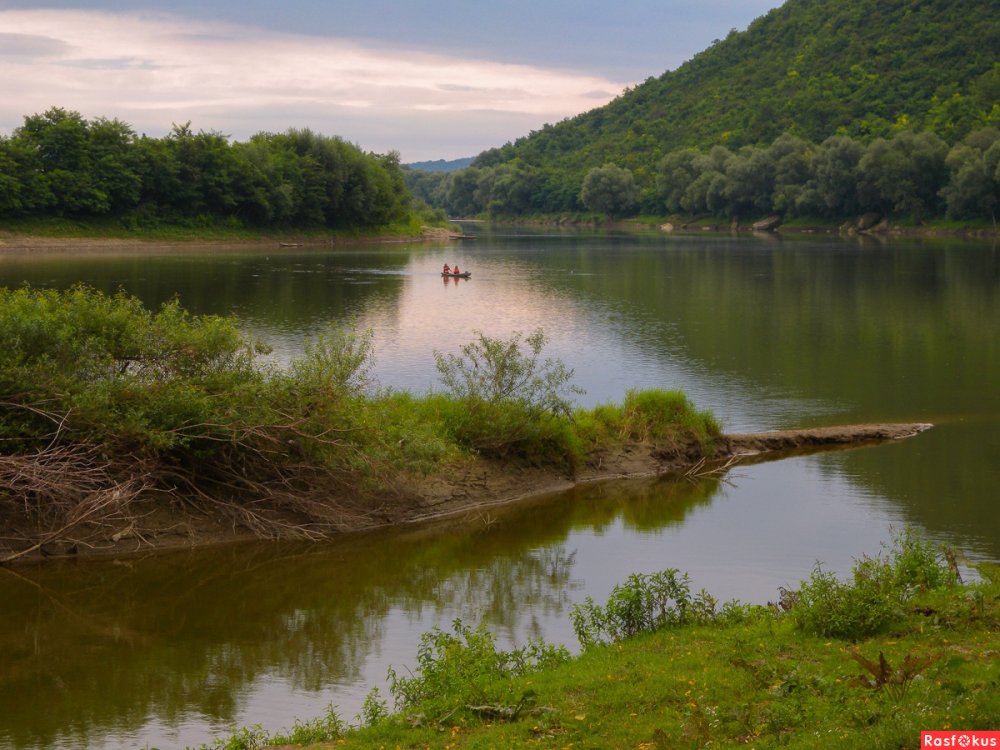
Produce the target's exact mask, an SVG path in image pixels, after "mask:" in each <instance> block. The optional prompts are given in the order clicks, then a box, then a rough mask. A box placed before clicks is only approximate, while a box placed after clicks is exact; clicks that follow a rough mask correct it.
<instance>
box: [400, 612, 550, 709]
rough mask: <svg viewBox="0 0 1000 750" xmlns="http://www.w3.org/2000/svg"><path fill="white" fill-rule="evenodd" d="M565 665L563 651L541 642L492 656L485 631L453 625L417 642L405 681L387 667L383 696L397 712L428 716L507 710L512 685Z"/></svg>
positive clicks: (457, 622) (489, 637)
mask: <svg viewBox="0 0 1000 750" xmlns="http://www.w3.org/2000/svg"><path fill="white" fill-rule="evenodd" d="M567 659H569V652H568V651H567V650H566V649H565V647H563V646H551V645H547V644H545V643H541V642H532V643H529V644H528V645H527V646H524V647H521V648H515V649H512V650H510V651H502V650H498V649H497V647H496V640H495V639H494V637H493V635H492V634H491V633H490V632H489V631H488V630H486V628H485V626H482V625H480V626H479V627H478V628H475V629H473V628H470V627H468V626H467V625H464V624H463V623H462V621H461V620H455V621H454V622H453V623H452V632H450V633H448V632H445V631H442V630H441V629H439V628H434V629H433V630H432V631H430V632H429V633H424V634H423V635H422V636H421V638H420V646H419V648H418V649H417V668H416V670H414V671H413V673H412V674H411V676H409V677H405V676H401V675H399V674H398V673H397V672H396V671H395V670H394V669H392V668H391V667H390V669H389V692H390V693H391V694H392V696H393V698H394V700H395V703H396V709H397V710H406V709H412V708H415V707H417V706H420V708H421V709H423V710H424V711H425V712H426V713H427V715H428V716H435V715H437V716H444V715H445V714H448V715H449V716H453V715H454V714H453V713H452V712H453V711H455V710H456V709H459V708H461V707H465V706H469V705H472V704H486V703H490V704H494V705H503V704H510V703H511V701H512V699H513V698H515V696H514V688H513V685H512V680H514V679H515V678H517V677H520V676H522V675H525V674H528V673H529V672H533V671H536V670H540V669H548V668H550V667H553V666H555V665H557V664H560V663H562V662H564V661H566V660H567ZM521 698H523V696H521V697H520V698H518V701H519V700H520V699H521ZM515 702H517V701H515Z"/></svg>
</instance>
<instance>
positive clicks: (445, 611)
mask: <svg viewBox="0 0 1000 750" xmlns="http://www.w3.org/2000/svg"><path fill="white" fill-rule="evenodd" d="M445 261H448V262H450V263H455V262H458V264H459V265H460V266H461V267H463V268H468V269H469V270H472V271H473V277H472V279H471V280H469V281H459V282H457V283H456V282H455V281H447V283H444V282H445V281H446V280H443V279H441V277H440V276H439V275H438V269H439V268H440V267H441V265H442V264H443V262H445ZM80 280H83V281H87V282H88V283H91V284H93V285H95V286H98V287H100V288H104V289H108V290H112V289H115V288H118V287H119V286H121V287H123V288H125V289H126V290H128V291H130V292H133V293H135V294H137V295H139V296H140V297H142V298H143V299H144V300H146V301H147V303H148V304H150V305H156V304H159V303H160V302H162V301H163V300H165V299H169V298H170V297H172V296H173V295H174V294H178V295H179V296H180V299H181V301H182V302H183V303H184V304H185V305H186V306H187V307H189V308H190V309H192V310H193V311H195V312H214V313H233V314H236V315H237V316H238V317H239V318H240V320H241V321H242V322H243V325H244V326H245V327H246V328H247V330H249V331H251V332H254V333H256V334H257V335H260V336H261V337H263V338H265V339H267V340H269V341H270V342H271V343H273V344H274V346H275V355H274V357H275V359H276V360H277V361H278V362H279V363H280V362H282V361H286V360H287V358H289V357H291V356H294V354H295V352H296V351H298V350H300V349H301V345H302V341H303V340H304V338H305V337H307V336H308V335H310V334H312V333H315V332H316V331H317V330H319V329H321V328H322V327H323V326H324V325H326V324H327V323H328V322H330V321H343V320H346V319H351V320H354V321H355V322H356V323H358V324H360V325H362V326H366V327H367V326H370V327H372V328H373V329H374V332H375V340H376V349H377V369H378V375H379V378H380V380H381V382H382V384H383V385H384V386H391V387H400V388H409V389H412V390H417V391H424V390H426V389H428V388H431V387H433V386H434V384H435V373H434V366H433V358H432V356H431V352H432V351H433V350H434V349H435V348H438V349H445V348H447V347H448V346H452V345H455V346H457V345H458V344H461V343H463V342H464V341H467V340H468V339H469V338H470V337H471V335H472V331H473V330H477V329H478V330H483V331H485V332H487V333H489V334H491V335H506V334H509V333H510V332H511V331H514V330H522V331H528V330H532V329H534V328H535V327H538V326H543V327H544V328H545V330H546V332H547V333H548V335H549V337H550V339H551V341H552V344H551V351H550V353H551V354H552V355H554V356H558V357H560V358H562V359H563V360H564V361H566V362H567V363H568V364H569V365H570V366H572V367H574V368H575V369H576V378H575V380H576V382H578V383H579V384H580V385H582V386H583V387H584V388H586V389H587V395H586V396H585V397H583V398H582V399H581V400H582V402H583V403H585V404H588V405H589V404H593V403H598V402H601V401H607V400H620V399H621V397H622V395H623V393H624V391H625V390H626V389H627V388H629V387H634V386H638V387H652V386H656V387H669V388H683V389H684V390H686V391H688V392H689V393H690V394H692V395H693V397H694V398H695V400H696V401H697V403H698V404H699V406H702V407H705V408H709V409H712V410H713V411H714V412H715V413H716V414H717V415H719V416H720V418H721V419H722V420H723V422H724V423H725V425H726V427H727V428H728V429H732V430H743V429H762V428H772V427H794V426H800V425H813V424H832V423H845V422H858V421H885V420H898V421H932V422H935V423H936V424H937V425H938V426H937V427H936V428H935V429H933V430H931V431H930V432H927V433H925V434H923V435H921V436H919V437H917V438H914V439H912V440H908V441H904V442H901V443H898V444H892V445H887V446H881V447H877V448H868V449H863V450H856V451H848V452H838V453H829V454H821V455H816V456H811V457H806V458H797V459H791V460H787V461H782V462H778V463H772V464H762V465H758V466H751V467H744V468H742V469H739V470H738V471H737V472H736V473H735V474H734V475H731V476H730V477H728V478H727V480H726V481H724V482H719V481H712V482H701V483H697V484H695V483H690V482H686V481H682V482H669V481H658V482H639V483H614V484H608V485H602V486H598V487H590V488H587V489H586V490H578V491H575V492H573V493H569V494H566V495H560V496H554V497H548V498H541V499H537V500H533V501H530V502H526V503H523V504H521V505H518V506H516V507H512V508H506V509H504V510H502V511H499V510H494V511H491V512H490V513H489V514H473V516H472V517H470V518H468V519H465V520H464V521H463V522H461V523H455V522H452V523H449V524H447V525H439V526H430V527H424V528H419V529H417V528H408V529H404V530H399V531H394V532H387V533H380V534H375V535H364V536H357V537H350V538H345V539H341V540H336V541H334V542H330V543H327V544H320V545H305V546H302V545H275V544H251V545H238V546H229V547H225V548H221V549H213V550H207V551H198V552H184V553H173V554H169V555H154V556H145V557H140V558H136V559H131V560H127V561H119V562H110V561H105V562H86V563H74V562H61V563H55V564H47V565H42V566H37V567H28V568H17V569H13V570H11V569H0V603H2V606H3V611H4V613H5V617H3V618H0V748H34V747H73V748H82V747H135V746H140V747H141V746H142V745H143V744H146V743H148V744H149V745H150V746H156V747H160V748H168V747H183V746H185V745H189V744H191V745H194V744H198V743H200V742H206V741H208V740H209V739H210V738H211V736H212V735H213V734H214V733H217V732H223V731H224V730H225V729H226V728H227V727H228V726H230V725H232V724H251V723H256V722H261V723H263V724H264V725H265V726H267V727H268V728H269V729H272V730H276V729H280V728H282V727H288V726H290V725H291V724H292V722H293V720H294V718H295V717H302V718H309V717H312V716H315V715H319V714H321V713H323V712H324V711H325V708H326V706H327V704H329V703H333V704H335V705H336V706H338V707H339V709H340V713H341V715H342V716H343V717H344V718H346V719H351V718H352V717H353V715H354V714H355V713H356V712H357V710H358V708H359V707H360V703H361V700H362V698H363V697H364V694H365V693H366V692H367V690H368V688H369V687H371V686H372V685H376V684H382V681H383V679H384V677H385V670H386V667H387V666H388V665H389V664H394V665H396V666H397V667H401V666H403V665H406V664H412V663H413V657H414V654H415V651H416V645H417V642H418V639H419V635H420V633H422V632H424V631H426V630H428V629H430V628H431V627H433V626H434V625H444V626H447V624H448V623H449V622H450V621H451V620H452V619H453V618H455V617H461V618H463V619H464V620H466V621H467V622H473V623H475V622H478V621H479V620H480V619H483V620H485V621H486V622H487V624H488V625H489V626H490V627H491V629H492V630H493V631H494V632H495V633H497V634H498V636H499V638H500V639H501V641H503V642H505V643H506V642H512V641H523V640H524V639H525V638H526V637H528V636H530V635H536V636H544V637H545V638H547V639H549V640H551V641H557V642H564V643H567V644H568V645H570V646H571V647H572V646H575V642H574V639H573V635H572V632H571V629H570V626H569V621H568V611H569V607H570V606H571V605H572V604H573V603H574V602H578V601H581V600H582V599H583V598H584V597H585V596H587V595H591V596H594V597H595V598H597V599H600V598H602V597H605V596H606V595H607V593H608V591H609V590H610V588H611V586H613V585H614V584H615V583H617V582H620V581H621V580H623V579H624V578H625V577H626V576H627V575H628V574H629V573H632V572H637V571H644V572H649V571H654V570H658V569H662V568H666V567H676V568H681V569H683V570H687V571H689V572H690V573H691V575H692V578H693V579H694V583H695V585H696V586H698V587H700V586H704V587H706V588H707V589H708V590H709V591H711V592H712V593H713V594H714V595H716V596H717V597H719V598H720V599H725V598H729V597H739V598H742V599H745V600H752V601H765V600H767V598H769V597H772V598H773V596H774V593H775V591H776V588H777V586H779V585H788V584H794V583H796V582H797V581H798V580H800V579H801V578H803V577H805V576H806V575H808V573H809V571H810V569H811V568H812V566H813V564H814V563H815V561H816V560H823V561H825V562H826V563H827V564H828V565H829V567H831V568H833V569H835V570H846V569H848V568H849V566H850V564H851V560H852V558H853V557H856V556H858V555H861V554H864V553H875V552H878V550H879V546H880V544H881V543H883V542H885V541H886V540H888V539H889V538H890V536H891V529H892V528H900V527H902V526H904V525H913V526H916V527H918V528H920V529H922V530H924V531H925V532H927V533H928V534H930V535H931V536H932V537H934V538H936V539H940V540H942V541H947V542H949V543H951V544H953V545H956V546H958V547H959V548H960V549H962V550H964V551H965V552H966V553H967V554H968V555H969V556H971V557H973V558H983V559H993V560H997V559H1000V508H998V506H997V492H996V488H997V486H998V480H1000V387H998V386H997V383H1000V256H998V253H997V250H996V249H995V248H994V247H992V246H991V245H984V244H976V243H927V242H914V241H894V242H890V243H888V244H878V243H866V244H862V243H859V242H855V241H841V240H837V239H821V240H815V239H814V240H791V241H789V240H786V241H766V240H758V239H752V238H734V239H730V238H703V237H693V238H682V237H662V236H606V235H599V234H589V235H584V234H576V233H566V234H555V233H553V234H540V235H536V236H524V235H522V236H511V235H510V234H497V235H489V234H487V235H484V236H482V237H481V238H480V239H477V240H476V241H474V242H468V243H463V244H459V245H440V246H425V245H417V246H405V245H403V246H393V247H391V248H382V249H372V248H355V249H347V250H343V249H341V250H337V251H336V252H329V251H319V250H316V251H302V252H299V251H297V250H296V251H289V250H278V249H275V250H274V251H269V252H245V251H241V250H238V249H234V250H232V251H227V252H213V253H212V254H192V253H185V254H172V253H171V252H167V251H163V252H158V251H156V250H155V249H154V250H152V251H151V252H148V253H146V254H145V255H142V256H111V255H96V256H88V257H75V256H66V255H47V256H38V257H31V258H28V257H23V256H21V257H18V256H13V257H12V256H7V257H3V256H0V283H3V284H8V285H12V284H18V283H21V282H22V281H29V282H30V283H32V284H34V285H38V286H48V285H51V286H67V285H69V284H72V283H74V282H76V281H80Z"/></svg>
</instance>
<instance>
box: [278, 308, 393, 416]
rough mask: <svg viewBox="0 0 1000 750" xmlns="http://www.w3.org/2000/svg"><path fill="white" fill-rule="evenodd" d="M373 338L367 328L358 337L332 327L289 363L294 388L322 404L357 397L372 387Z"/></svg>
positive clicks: (348, 329)
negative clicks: (305, 392) (308, 393)
mask: <svg viewBox="0 0 1000 750" xmlns="http://www.w3.org/2000/svg"><path fill="white" fill-rule="evenodd" d="M372 336H373V332H372V330H371V329H370V328H369V329H368V330H366V331H364V332H363V333H357V332H356V331H354V330H352V329H351V328H348V327H343V326H334V325H331V326H330V327H328V328H327V330H326V331H324V332H322V333H320V334H319V335H318V336H317V337H316V338H315V339H313V340H311V341H307V342H306V344H305V351H304V353H303V355H302V356H301V357H298V358H297V359H295V360H294V361H293V362H292V366H291V377H292V379H293V380H294V381H295V383H296V386H297V387H298V388H300V389H302V390H303V391H307V392H311V393H312V394H314V395H315V397H316V398H318V399H323V400H329V399H331V398H345V397H349V396H357V395H360V394H361V393H362V392H364V391H365V389H367V388H369V387H370V386H371V385H372V378H373V376H372V367H373V366H374V359H373V354H372Z"/></svg>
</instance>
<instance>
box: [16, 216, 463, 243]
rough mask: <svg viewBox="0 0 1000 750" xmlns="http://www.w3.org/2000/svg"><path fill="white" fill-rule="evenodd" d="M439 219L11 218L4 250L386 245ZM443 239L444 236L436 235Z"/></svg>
mask: <svg viewBox="0 0 1000 750" xmlns="http://www.w3.org/2000/svg"><path fill="white" fill-rule="evenodd" d="M445 226H446V225H445V224H443V223H442V222H441V221H440V220H439V219H438V218H437V217H433V216H429V215H428V216H421V215H418V214H410V216H409V217H407V219H406V220H404V221H398V222H394V223H392V224H388V225H386V226H382V227H377V228H360V227H359V228H355V229H330V228H326V227H314V228H301V227H287V228H279V227H266V228H255V227H247V226H239V225H232V224H226V223H209V224H204V225H171V224H161V225H151V226H144V227H129V226H126V225H125V224H123V223H122V222H120V221H115V220H111V219H108V220H87V221H79V220H73V219H64V218H49V219H23V220H13V219H7V220H4V221H2V222H0V249H2V248H3V246H4V245H16V244H18V243H21V244H32V243H38V242H40V241H43V240H49V241H52V240H59V241H63V242H66V243H71V242H72V241H74V240H76V241H81V242H86V241H90V242H93V241H101V240H115V241H128V242H135V243H145V242H168V243H170V242H180V243H204V244H210V243H263V242H295V243H302V244H310V245H315V244H340V243H346V242H385V241H397V240H400V239H422V238H425V237H426V236H427V230H428V229H431V230H434V229H437V230H442V229H444V228H445ZM434 234H435V235H436V236H438V237H439V236H440V232H437V233H434Z"/></svg>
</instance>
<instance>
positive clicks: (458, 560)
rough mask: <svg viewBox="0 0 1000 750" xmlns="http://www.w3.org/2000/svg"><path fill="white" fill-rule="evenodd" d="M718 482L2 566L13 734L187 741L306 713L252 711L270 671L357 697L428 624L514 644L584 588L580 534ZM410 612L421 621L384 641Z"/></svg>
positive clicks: (342, 697)
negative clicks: (150, 552) (372, 527)
mask: <svg viewBox="0 0 1000 750" xmlns="http://www.w3.org/2000/svg"><path fill="white" fill-rule="evenodd" d="M717 488H718V483H717V482H716V481H703V482H698V483H692V482H689V481H683V480H682V481H680V482H669V481H667V482H665V481H657V482H647V483H640V484H631V485H628V486H627V487H625V488H624V489H619V490H614V489H612V488H611V487H609V486H603V487H593V488H589V489H587V490H585V491H584V490H580V491H577V492H574V493H573V494H572V495H570V496H560V497H554V498H547V499H539V500H536V501H532V502H530V503H527V504H524V505H519V506H516V507H506V508H496V509H493V510H492V511H490V513H489V515H482V514H474V515H471V516H469V517H467V518H464V519H458V520H455V521H451V522H449V523H447V524H444V525H441V524H439V525H436V526H427V527H423V528H415V529H411V530H408V531H406V532H402V533H401V532H386V533H377V534H367V535H360V536H355V537H350V538H346V539H342V540H339V541H337V542H335V543H331V544H328V545H273V544H249V545H245V544H244V545H232V546H227V547H223V548H217V549H212V550H205V551H199V552H183V553H173V554H165V555H157V556H152V557H148V558H136V559H133V560H128V561H121V562H101V563H93V562H91V563H88V564H82V565H76V564H73V563H71V562H63V563H57V564H53V565H46V566H38V567H34V568H21V569H18V570H13V569H3V570H0V574H2V575H0V600H2V601H4V602H5V605H6V609H7V611H8V612H15V613H17V617H15V618H7V620H6V622H5V626H4V627H3V628H0V705H2V706H3V707H4V718H3V721H2V722H0V744H2V745H7V746H10V747H17V748H24V747H51V746H66V745H70V744H75V745H77V746H80V747H97V746H100V745H101V744H102V743H103V742H104V741H106V739H107V735H108V734H110V733H115V734H118V735H120V736H122V737H128V738H129V740H128V741H123V743H122V744H124V745H126V746H127V745H129V744H130V742H137V741H138V742H140V744H141V741H153V742H155V741H157V739H156V736H155V735H153V736H150V735H148V734H147V732H148V731H149V730H148V727H146V725H147V722H150V720H151V719H154V718H155V721H156V723H157V724H159V725H165V726H179V725H185V726H187V727H188V730H187V731H188V732H189V733H190V737H189V738H187V739H186V740H185V741H190V742H198V741H204V739H205V738H206V737H207V734H208V732H209V731H211V729H212V728H214V727H221V726H226V725H227V724H229V723H232V722H235V721H240V720H245V721H265V722H267V721H268V720H269V719H271V720H273V722H274V724H273V728H279V727H280V726H282V725H286V726H287V725H289V724H290V723H291V720H292V718H293V717H294V716H296V715H308V713H307V712H303V710H302V706H301V704H300V705H299V707H298V710H297V711H296V713H294V714H291V715H289V714H287V713H286V714H284V715H282V716H280V717H274V716H267V715H264V716H261V715H250V716H245V715H244V714H245V704H246V699H247V696H248V693H250V692H252V691H254V690H257V689H259V688H260V687H261V686H267V685H269V684H281V685H286V686H287V687H288V688H289V689H291V690H294V691H305V692H308V693H321V692H324V691H325V692H326V694H327V698H328V699H330V700H336V701H337V702H338V704H340V705H341V706H344V705H345V703H346V705H347V706H348V708H349V709H350V708H351V707H352V704H353V708H354V709H355V710H356V708H357V707H358V706H359V705H360V696H361V695H363V693H364V692H365V691H366V689H367V687H368V686H370V685H373V684H376V683H378V682H380V681H381V680H382V678H383V677H384V673H385V666H386V664H385V661H384V660H381V659H378V658H377V657H378V655H381V654H382V653H383V652H385V653H389V654H392V655H394V657H395V658H394V662H395V663H396V664H397V665H402V664H404V663H411V662H412V658H413V655H414V653H415V647H416V638H417V636H418V634H419V632H422V631H423V630H426V629H428V628H429V627H431V625H433V624H437V623H447V622H449V621H450V620H451V619H453V618H455V617H461V618H463V619H464V620H465V621H467V622H479V621H484V622H486V623H487V624H488V625H489V626H490V627H491V629H492V630H493V631H494V632H496V633H498V634H499V636H500V637H501V638H502V639H505V640H507V641H515V640H518V641H523V640H524V639H525V638H527V637H529V636H534V637H543V636H544V637H551V633H550V632H547V631H549V630H550V628H547V627H546V625H547V624H549V623H551V622H553V621H556V620H558V621H563V622H565V621H567V613H568V609H569V606H570V605H571V604H572V603H573V602H574V601H578V600H580V599H582V594H581V590H582V588H583V586H584V584H583V582H582V581H581V580H580V579H579V577H578V576H577V575H576V574H575V569H576V565H577V553H576V551H575V550H574V549H572V544H571V543H570V544H567V541H568V540H570V539H571V537H572V536H574V535H575V534H578V533H579V532H580V531H581V530H587V531H588V532H589V533H593V534H602V533H604V532H606V531H607V529H608V528H609V527H610V526H611V525H613V524H615V523H616V522H617V521H618V520H619V519H620V520H621V522H623V523H624V524H625V525H626V526H629V527H633V526H634V527H636V528H641V529H646V530H648V529H654V528H661V527H664V526H669V525H672V524H678V523H680V522H681V521H682V520H683V518H684V516H685V515H686V514H687V513H689V512H691V510H692V509H694V508H696V507H698V506H701V505H704V504H706V503H708V502H709V501H710V498H711V497H712V495H713V494H714V493H715V492H716V490H717ZM400 616H402V617H403V618H404V619H405V620H407V621H409V623H411V624H414V623H415V624H417V625H419V627H418V628H409V632H408V633H407V634H406V635H405V636H404V637H402V638H399V637H395V636H398V635H399V633H396V632H393V636H394V638H393V639H392V642H391V643H387V642H386V639H387V634H388V633H389V632H390V631H394V630H395V629H398V628H399V624H400V623H399V619H400ZM403 642H405V643H406V644H407V646H409V648H407V649H402V648H401V644H402V643H403ZM373 659H374V660H375V662H376V663H375V664H371V663H370V662H371V661H372V660H373ZM338 687H339V688H340V689H337V688H338ZM331 690H332V694H330V693H331ZM43 706H44V709H43V710H40V708H41V707H43ZM319 710H320V709H318V708H317V709H316V712H317V713H318V712H319ZM74 738H75V739H74ZM160 741H162V737H161V738H160ZM112 744H113V743H112Z"/></svg>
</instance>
